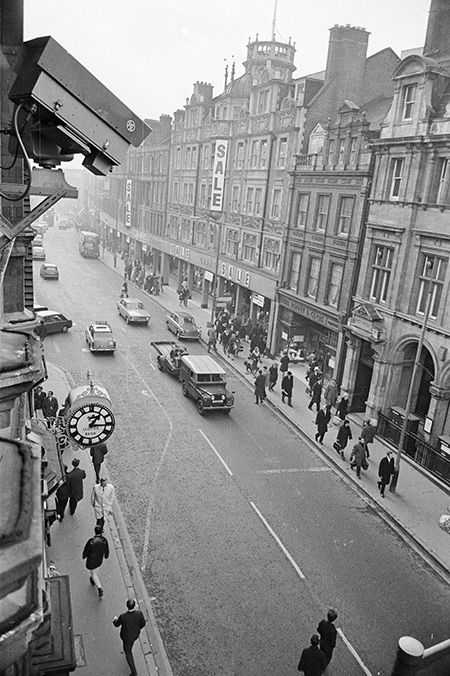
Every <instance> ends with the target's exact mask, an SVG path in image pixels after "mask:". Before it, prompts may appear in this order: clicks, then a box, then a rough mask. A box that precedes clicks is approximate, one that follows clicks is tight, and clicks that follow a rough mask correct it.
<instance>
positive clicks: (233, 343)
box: [227, 332, 236, 359]
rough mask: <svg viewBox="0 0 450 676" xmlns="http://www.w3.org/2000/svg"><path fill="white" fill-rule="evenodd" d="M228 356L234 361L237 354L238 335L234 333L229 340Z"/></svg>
mask: <svg viewBox="0 0 450 676" xmlns="http://www.w3.org/2000/svg"><path fill="white" fill-rule="evenodd" d="M227 354H228V356H229V357H230V358H231V359H234V356H235V354H236V334H235V333H234V332H233V333H232V334H231V335H230V338H229V340H228V346H227Z"/></svg>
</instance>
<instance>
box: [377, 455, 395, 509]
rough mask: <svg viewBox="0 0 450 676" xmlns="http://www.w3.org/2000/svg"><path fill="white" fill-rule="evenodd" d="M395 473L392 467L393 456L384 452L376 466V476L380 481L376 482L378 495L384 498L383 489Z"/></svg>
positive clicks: (393, 466)
mask: <svg viewBox="0 0 450 676" xmlns="http://www.w3.org/2000/svg"><path fill="white" fill-rule="evenodd" d="M394 472H395V465H394V456H393V454H392V451H386V455H385V456H384V458H381V460H380V464H379V465H378V476H379V477H380V480H379V482H378V488H379V489H380V495H381V497H382V498H384V489H385V488H386V486H387V485H388V483H389V482H390V480H391V476H392V475H393V474H394Z"/></svg>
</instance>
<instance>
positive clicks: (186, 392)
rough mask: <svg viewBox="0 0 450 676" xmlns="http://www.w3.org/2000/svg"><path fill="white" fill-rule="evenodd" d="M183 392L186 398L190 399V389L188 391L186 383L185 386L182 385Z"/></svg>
mask: <svg viewBox="0 0 450 676" xmlns="http://www.w3.org/2000/svg"><path fill="white" fill-rule="evenodd" d="M181 392H182V394H183V396H184V397H188V396H189V392H188V389H187V387H186V383H183V384H182V385H181Z"/></svg>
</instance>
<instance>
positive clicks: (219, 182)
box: [209, 139, 228, 211]
mask: <svg viewBox="0 0 450 676" xmlns="http://www.w3.org/2000/svg"><path fill="white" fill-rule="evenodd" d="M227 151H228V141H227V140H226V139H216V152H215V153H214V165H213V177H212V193H211V204H210V207H209V208H210V209H211V211H222V205H223V192H224V187H225V166H226V163H227Z"/></svg>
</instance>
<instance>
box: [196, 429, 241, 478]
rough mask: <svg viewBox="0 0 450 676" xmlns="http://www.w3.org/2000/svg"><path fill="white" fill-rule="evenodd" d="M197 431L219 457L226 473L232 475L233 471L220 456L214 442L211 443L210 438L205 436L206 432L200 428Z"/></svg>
mask: <svg viewBox="0 0 450 676" xmlns="http://www.w3.org/2000/svg"><path fill="white" fill-rule="evenodd" d="M199 432H200V434H201V435H202V437H203V438H204V440H205V441H206V443H207V444H208V445H209V446H210V448H212V450H213V451H214V453H215V454H216V455H217V457H218V458H219V460H220V462H221V463H222V465H223V466H224V467H225V469H226V470H227V472H228V474H229V475H230V476H233V472H232V471H231V469H230V468H229V467H228V465H227V463H226V462H225V460H224V459H223V458H222V457H221V456H220V453H219V451H218V450H217V449H216V447H215V446H214V444H212V443H211V442H210V440H209V439H208V437H207V436H206V434H205V433H204V432H203V431H202V430H199Z"/></svg>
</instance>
